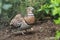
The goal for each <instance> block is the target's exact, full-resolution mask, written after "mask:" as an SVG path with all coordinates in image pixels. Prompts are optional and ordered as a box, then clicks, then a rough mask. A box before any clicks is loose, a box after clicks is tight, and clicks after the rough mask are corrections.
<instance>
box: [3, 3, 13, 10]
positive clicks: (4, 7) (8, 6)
mask: <svg viewBox="0 0 60 40" xmlns="http://www.w3.org/2000/svg"><path fill="white" fill-rule="evenodd" d="M11 7H12V4H4V5H3V9H4V10H8V9H9V8H11Z"/></svg>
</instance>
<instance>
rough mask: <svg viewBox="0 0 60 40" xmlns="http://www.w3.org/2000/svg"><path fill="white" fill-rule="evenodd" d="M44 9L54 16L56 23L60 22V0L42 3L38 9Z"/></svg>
mask: <svg viewBox="0 0 60 40" xmlns="http://www.w3.org/2000/svg"><path fill="white" fill-rule="evenodd" d="M43 10H44V11H45V12H46V14H47V15H48V14H49V13H50V15H51V16H53V18H54V19H53V21H54V22H55V24H60V0H51V1H50V3H46V4H44V5H42V6H41V8H40V9H39V10H38V11H43Z"/></svg>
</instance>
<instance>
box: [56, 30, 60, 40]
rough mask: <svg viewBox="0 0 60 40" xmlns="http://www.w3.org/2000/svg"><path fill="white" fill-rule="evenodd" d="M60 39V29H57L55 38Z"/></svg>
mask: <svg viewBox="0 0 60 40" xmlns="http://www.w3.org/2000/svg"><path fill="white" fill-rule="evenodd" d="M59 39H60V31H58V30H57V31H56V35H55V40H59Z"/></svg>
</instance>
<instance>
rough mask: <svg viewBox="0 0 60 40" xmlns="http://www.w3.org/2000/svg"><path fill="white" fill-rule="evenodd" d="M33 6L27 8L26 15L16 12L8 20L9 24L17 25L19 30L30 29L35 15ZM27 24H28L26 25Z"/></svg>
mask: <svg viewBox="0 0 60 40" xmlns="http://www.w3.org/2000/svg"><path fill="white" fill-rule="evenodd" d="M32 10H33V7H28V8H27V16H25V17H22V16H21V14H17V15H16V16H15V17H14V18H13V19H12V20H11V22H10V25H13V26H14V27H19V28H18V29H19V30H27V29H31V28H32V26H31V24H33V23H34V22H35V17H34V14H33V12H32ZM28 24H29V25H28Z"/></svg>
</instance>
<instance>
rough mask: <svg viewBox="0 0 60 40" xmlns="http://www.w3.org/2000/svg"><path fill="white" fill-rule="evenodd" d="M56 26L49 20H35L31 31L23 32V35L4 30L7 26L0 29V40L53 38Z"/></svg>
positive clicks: (48, 39) (46, 39)
mask: <svg viewBox="0 0 60 40" xmlns="http://www.w3.org/2000/svg"><path fill="white" fill-rule="evenodd" d="M56 27H57V28H59V27H60V26H56V25H54V24H53V23H52V22H51V21H50V20H49V21H46V22H37V23H36V24H34V25H33V29H34V30H33V31H30V32H27V33H25V35H22V34H17V35H11V36H10V33H11V32H8V33H7V32H6V30H7V29H8V28H4V29H2V30H0V40H54V36H55V31H56Z"/></svg>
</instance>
